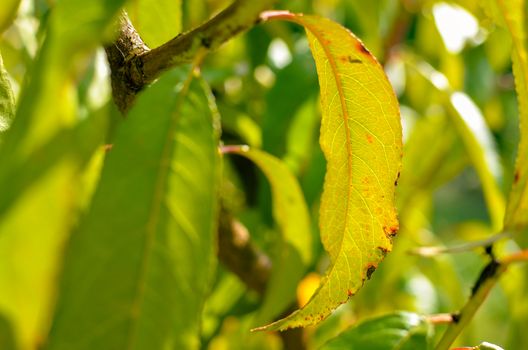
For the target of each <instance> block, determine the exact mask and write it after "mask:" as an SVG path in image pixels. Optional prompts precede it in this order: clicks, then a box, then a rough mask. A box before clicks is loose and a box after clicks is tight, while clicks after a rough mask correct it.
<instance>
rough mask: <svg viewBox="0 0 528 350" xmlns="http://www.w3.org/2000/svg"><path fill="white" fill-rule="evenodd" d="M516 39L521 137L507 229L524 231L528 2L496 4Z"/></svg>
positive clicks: (527, 209)
mask: <svg viewBox="0 0 528 350" xmlns="http://www.w3.org/2000/svg"><path fill="white" fill-rule="evenodd" d="M497 3H498V5H499V8H500V10H501V11H502V14H503V16H504V18H505V21H506V26H507V27H508V29H509V31H510V33H511V36H512V38H513V47H514V50H513V52H512V61H513V74H514V76H515V88H516V90H517V99H518V103H519V121H520V129H521V132H520V135H521V139H520V142H519V149H518V151H517V161H516V165H515V173H514V177H513V185H512V189H511V192H510V196H509V198H508V205H507V208H506V216H505V219H504V228H505V229H507V230H513V231H521V230H524V229H526V227H528V162H527V161H526V160H527V159H528V27H527V24H526V21H527V20H528V17H527V16H528V13H527V8H528V1H526V0H497Z"/></svg>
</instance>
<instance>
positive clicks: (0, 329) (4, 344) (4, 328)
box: [0, 314, 17, 350]
mask: <svg viewBox="0 0 528 350" xmlns="http://www.w3.org/2000/svg"><path fill="white" fill-rule="evenodd" d="M0 348H2V349H3V350H16V349H17V346H16V341H15V335H14V334H13V328H12V327H11V324H10V323H9V321H8V320H7V319H6V318H5V317H4V315H2V314H0Z"/></svg>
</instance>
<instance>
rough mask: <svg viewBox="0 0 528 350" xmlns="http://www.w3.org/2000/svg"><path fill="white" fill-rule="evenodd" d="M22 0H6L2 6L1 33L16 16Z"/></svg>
mask: <svg viewBox="0 0 528 350" xmlns="http://www.w3.org/2000/svg"><path fill="white" fill-rule="evenodd" d="M19 5H20V0H4V1H2V6H0V34H2V32H3V31H4V30H6V29H7V27H9V25H10V24H11V22H13V20H14V19H15V17H16V13H17V9H18V6H19Z"/></svg>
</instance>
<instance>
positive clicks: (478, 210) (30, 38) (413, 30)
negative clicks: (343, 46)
mask: <svg viewBox="0 0 528 350" xmlns="http://www.w3.org/2000/svg"><path fill="white" fill-rule="evenodd" d="M8 3H9V4H8V5H5V4H4V3H3V4H2V8H3V9H2V14H1V16H0V21H2V22H1V24H2V27H0V30H3V33H2V34H1V37H0V53H1V57H2V60H3V65H4V67H5V70H6V72H7V78H8V80H9V82H10V85H11V87H12V90H13V92H14V96H15V99H16V100H19V99H20V97H19V94H20V91H21V89H22V87H23V86H25V85H26V84H29V82H30V80H31V76H32V75H31V74H32V70H33V69H38V68H35V66H34V65H33V60H34V57H35V55H36V53H37V50H38V48H39V47H40V44H41V43H42V41H43V39H44V37H45V35H46V32H45V31H44V29H43V28H45V26H46V25H47V22H48V21H49V20H50V17H49V13H50V10H51V9H53V7H54V6H55V1H54V0H22V1H21V2H20V6H19V7H18V14H17V15H16V16H12V15H11V13H14V10H12V9H16V8H17V5H18V4H17V1H16V0H15V1H12V0H11V1H8ZM145 3H148V2H145V1H141V0H136V1H133V0H131V1H129V3H128V4H127V6H128V9H129V12H130V14H131V18H132V20H133V21H135V22H134V23H136V22H139V21H142V22H141V23H142V24H141V25H139V26H138V29H139V30H140V33H141V34H142V35H143V36H144V39H145V40H146V43H147V44H148V45H151V46H156V45H159V44H160V43H162V42H164V41H165V40H167V39H168V38H170V37H171V36H173V35H175V34H177V33H178V31H179V29H180V28H182V29H183V30H186V29H189V28H192V27H194V26H196V25H197V24H200V23H201V22H203V21H204V20H205V19H207V18H209V17H210V16H211V15H213V14H215V13H217V12H218V11H219V10H221V9H223V8H224V7H225V6H226V5H227V4H229V3H230V1H227V0H203V1H190V0H182V2H181V4H180V3H178V1H170V2H168V3H171V4H172V5H171V6H176V7H175V8H177V9H178V10H177V11H179V9H180V6H178V5H181V14H182V16H181V18H182V19H181V21H180V20H179V19H178V18H179V15H180V14H179V13H176V14H175V12H174V11H167V12H164V10H163V8H162V9H161V11H159V12H158V13H154V14H153V15H154V19H153V18H142V17H141V13H142V11H144V10H141V6H149V5H148V4H147V5H145ZM493 3H494V2H493V1H487V0H485V1H483V0H459V1H446V0H443V1H437V0H375V1H360V0H289V1H286V0H283V1H280V2H279V4H278V5H277V6H276V8H280V9H288V10H290V11H292V12H303V13H315V14H319V15H322V16H326V17H329V18H331V19H334V20H335V21H338V22H339V23H342V24H343V25H344V26H346V27H347V28H349V29H350V30H351V31H353V32H354V33H355V34H356V35H357V36H358V37H360V38H362V40H363V41H364V42H365V45H366V46H367V47H368V48H369V50H370V51H371V52H372V53H373V54H374V55H375V56H376V57H377V58H378V59H379V61H380V62H381V63H382V64H383V65H384V67H385V69H386V72H387V74H388V76H389V78H390V80H391V82H392V84H393V86H394V89H395V91H396V93H397V96H398V98H399V101H400V104H401V114H402V123H403V129H404V142H405V146H404V158H403V159H404V161H403V171H402V173H401V177H400V180H399V186H398V196H397V203H398V210H399V217H400V231H399V234H398V236H397V238H396V239H395V245H394V250H393V252H392V253H391V254H389V255H388V256H387V258H386V260H385V261H384V262H383V263H382V264H381V265H380V268H379V269H378V270H377V271H376V273H375V274H374V276H373V278H372V280H371V281H369V282H368V283H367V284H366V285H365V287H364V288H363V289H362V290H361V291H360V292H359V293H358V295H356V296H355V297H354V298H352V300H351V302H349V303H348V304H346V305H344V306H342V307H341V308H339V309H338V310H337V311H336V312H335V313H334V314H333V315H332V316H331V317H330V318H329V319H327V320H325V321H324V322H323V323H321V324H320V325H319V326H317V327H309V328H308V329H307V330H306V334H307V337H308V342H309V345H310V347H312V348H316V347H318V346H320V345H322V344H324V343H325V342H326V341H327V340H328V339H330V338H332V337H334V336H335V335H337V334H338V333H340V332H341V331H343V330H344V329H346V328H348V327H349V326H350V325H353V324H355V323H356V322H358V321H362V320H364V319H366V318H370V317H374V316H379V315H383V314H385V313H388V312H392V311H395V310H405V311H411V312H416V313H419V314H424V315H429V314H436V313H443V312H452V311H454V310H457V309H459V308H460V307H461V306H462V305H463V304H464V302H465V301H466V300H467V298H468V296H469V294H470V290H471V287H472V285H473V283H474V281H475V280H476V278H477V276H478V274H479V272H480V271H481V269H482V267H483V266H484V265H485V263H486V261H487V260H486V257H485V256H484V251H483V250H476V251H469V252H464V253H460V254H450V255H440V256H435V257H431V258H425V257H420V256H415V255H410V254H408V252H409V250H410V249H413V248H416V247H419V246H430V245H433V246H444V245H445V246H450V245H456V244H459V243H461V242H465V241H472V240H478V239H483V238H487V237H489V236H490V235H492V234H494V233H496V232H497V222H501V220H502V218H501V215H502V213H501V210H503V208H502V206H503V201H504V197H505V196H506V195H507V194H508V192H509V189H510V186H511V183H512V178H513V175H512V174H513V169H514V160H515V154H516V147H517V144H518V140H519V131H518V111H517V100H516V95H515V89H514V79H513V75H512V68H511V58H510V57H511V51H512V42H511V38H510V35H509V33H508V32H507V30H506V29H505V27H504V26H503V25H502V24H501V20H500V15H498V14H497V10H496V8H495V7H494V6H493ZM4 8H5V9H4ZM175 11H176V10H175ZM177 11H176V12H177ZM165 14H170V15H174V16H175V17H174V19H173V20H172V21H165V22H163V21H162V22H159V21H158V20H159V18H164V16H165ZM156 16H159V18H158V17H156ZM135 17H137V18H135ZM4 18H6V19H7V20H4ZM142 26H143V27H142ZM149 26H151V27H150V29H149ZM152 26H154V27H155V28H157V26H161V27H163V29H164V30H156V29H152ZM143 28H144V29H143ZM171 28H172V29H173V31H171ZM143 32H144V33H143ZM44 69H45V68H44ZM73 69H74V71H75V72H76V74H75V81H74V84H75V90H74V92H75V96H73V97H72V98H73V100H74V101H75V102H74V104H73V105H74V107H73V108H75V113H74V115H75V118H77V121H82V120H83V119H85V118H87V117H89V116H93V115H96V114H97V113H98V111H101V110H102V109H103V110H104V108H105V106H107V105H108V104H109V103H110V100H111V90H110V84H109V79H108V76H109V69H108V66H107V63H106V59H105V55H104V51H103V50H102V49H101V48H99V49H98V50H97V51H96V52H95V54H90V55H89V56H83V57H80V58H78V57H76V58H75V61H74V67H73ZM33 74H34V73H33ZM203 74H204V77H205V79H206V81H208V82H209V84H210V85H211V87H212V90H213V93H214V95H215V97H216V99H217V104H218V108H219V112H220V114H221V116H222V130H223V134H222V140H223V142H224V143H225V144H247V145H250V146H254V147H257V148H262V149H263V150H265V151H267V152H269V153H271V154H273V155H275V156H277V157H279V158H281V159H283V160H284V162H285V163H286V164H287V165H288V167H289V168H290V170H291V171H292V172H293V173H294V174H295V175H296V176H297V178H298V179H299V182H300V185H301V188H302V190H303V193H304V196H305V199H306V201H307V204H308V207H309V210H310V212H311V213H312V234H313V237H314V239H313V242H314V248H315V251H316V254H315V257H314V259H313V261H312V263H311V268H310V271H311V272H310V274H309V275H308V276H307V277H306V278H305V279H304V280H303V281H302V283H301V284H300V285H299V288H298V293H297V294H298V295H297V296H296V299H297V302H298V303H299V304H302V303H304V302H306V300H307V299H308V298H309V295H310V294H311V292H312V291H313V290H314V288H315V287H316V286H317V285H318V282H319V277H320V275H321V274H322V273H323V272H324V271H325V269H326V267H327V266H328V264H329V262H328V259H327V258H326V256H325V254H324V252H323V249H322V247H321V244H320V243H319V242H320V241H319V238H318V228H317V217H318V206H319V197H320V193H321V189H322V183H323V180H324V172H325V161H324V157H323V155H322V152H321V150H320V148H319V145H318V134H319V133H318V130H319V114H320V113H319V103H318V85H317V76H316V71H315V67H314V63H313V60H312V58H311V55H310V52H309V48H308V43H307V40H306V37H305V35H304V32H303V30H302V28H300V27H297V26H293V25H290V24H288V23H282V22H281V23H279V22H274V23H269V24H265V25H259V26H256V27H255V28H253V29H252V30H251V31H250V32H248V33H246V34H244V35H242V36H239V37H237V38H235V39H233V40H231V41H230V42H228V43H227V44H226V45H224V46H223V47H222V48H221V49H220V50H218V51H217V52H214V53H212V54H210V55H209V56H208V57H207V59H206V62H205V64H204V68H203ZM453 92H454V94H453V95H449V96H448V97H447V98H446V94H451V93H453ZM453 96H455V97H453ZM56 103H66V102H65V101H56ZM109 114H113V113H112V112H111V113H109ZM461 120H465V121H469V122H467V123H466V126H467V125H469V127H466V128H464V125H463V123H462V124H460V121H461ZM9 123H10V119H9V118H8V117H4V118H3V119H0V132H2V131H3V130H5V129H7V128H8V126H9ZM460 125H462V126H460ZM1 137H2V134H0V142H1V140H2V139H1ZM103 156H104V154H103V153H101V152H99V153H97V154H96V155H95V156H92V157H91V160H89V161H88V165H87V166H85V167H83V171H82V172H81V176H82V179H83V184H85V186H84V187H83V189H82V190H81V192H82V193H84V192H86V195H85V196H80V197H81V198H85V200H84V202H83V201H82V200H80V202H79V203H77V205H78V206H79V207H81V208H82V207H83V205H85V203H86V201H88V199H86V198H89V193H90V188H92V187H93V183H94V181H96V179H97V176H98V175H97V174H98V171H99V170H100V164H101V161H102V157H103ZM63 166H64V167H67V166H68V165H67V164H64V165H63ZM224 168H225V169H224V173H225V174H224V179H225V180H224V183H223V185H222V186H223V191H222V192H223V198H222V200H223V202H224V205H225V206H226V207H227V208H228V209H229V210H230V211H232V212H233V213H235V215H236V217H237V218H239V220H240V221H241V222H242V223H243V224H244V225H245V226H246V227H247V228H248V230H249V232H251V237H252V239H253V240H254V241H255V242H256V244H257V245H258V246H259V247H260V249H262V250H263V251H265V252H272V251H273V249H274V247H275V244H274V243H275V240H276V237H277V227H276V226H275V225H274V223H273V218H272V212H271V204H270V201H271V196H270V189H269V185H267V181H266V179H265V178H264V176H263V175H261V174H260V172H259V171H258V170H257V169H256V168H255V167H254V165H252V164H251V163H249V161H247V160H245V159H243V158H240V157H226V158H225V164H224ZM63 170H64V169H63ZM55 171H56V172H59V171H62V170H61V169H56V170H55ZM76 174H79V173H76ZM51 175H53V174H51ZM51 175H50V176H51ZM483 179H484V180H483ZM485 179H487V180H485ZM45 181H47V180H46V179H44V180H43V181H41V182H39V183H37V184H36V185H34V186H33V187H32V188H31V190H30V191H29V194H30V195H32V196H37V197H38V198H40V200H42V201H43V202H44V203H47V204H46V205H51V206H53V205H54V203H55V202H56V200H57V198H56V197H57V196H63V193H59V192H55V193H53V192H52V193H51V194H50V193H47V194H45V193H40V192H42V188H43V187H44V186H47V185H46V183H45ZM486 181H488V182H487V184H486ZM90 184H92V185H90ZM91 186H92V187H91ZM1 191H4V189H2V190H1ZM39 191H40V192H39ZM0 196H3V194H2V193H0ZM22 200H23V199H22ZM20 205H22V204H20ZM501 208H502V209H501ZM28 210H29V211H30V212H31V208H30V209H28ZM37 210H38V209H37ZM30 212H29V213H28V214H27V215H32V214H31V213H30ZM55 214H56V215H63V213H62V214H61V213H55ZM41 216H42V215H41ZM52 219H53V218H50V217H47V218H45V219H44V220H43V221H40V222H39V221H36V220H35V222H34V223H33V225H31V224H28V225H26V227H31V228H32V231H34V232H32V233H35V236H36V237H40V238H38V239H37V238H35V236H32V237H28V236H25V237H22V238H18V243H17V244H15V245H13V242H6V240H8V239H15V238H13V237H12V236H9V235H5V236H2V237H0V256H1V259H4V258H6V256H7V255H6V254H7V253H6V252H5V250H6V249H8V247H9V249H11V251H10V252H9V256H10V257H12V256H14V255H16V259H17V260H16V261H17V262H16V263H18V264H20V265H24V266H25V267H23V268H22V269H23V270H25V272H22V273H21V275H18V274H17V273H15V274H14V275H8V274H7V272H6V271H4V270H3V268H2V267H0V280H1V281H0V286H6V285H16V286H17V288H21V289H26V292H22V294H21V295H22V296H20V294H17V293H18V292H16V291H15V292H13V293H14V294H11V295H10V294H9V293H4V294H1V292H0V295H1V298H6V297H8V296H9V295H10V296H11V297H13V298H15V297H14V295H18V296H17V297H16V298H20V299H21V300H20V301H19V302H20V303H19V304H20V305H24V307H27V308H28V309H29V311H28V312H27V313H26V317H28V318H31V317H33V316H32V315H33V314H34V313H35V312H37V311H35V310H37V309H38V310H39V311H38V313H39V314H40V313H44V314H45V308H46V305H48V304H46V303H45V302H42V299H39V298H38V297H37V298H35V299H32V295H31V293H29V294H28V292H27V289H28V288H33V287H35V286H37V287H36V289H35V291H33V292H32V293H39V294H40V293H43V294H46V295H47V293H50V292H49V289H50V288H52V287H50V284H51V283H52V282H50V281H49V280H46V277H52V276H53V273H50V272H49V271H46V269H48V268H49V269H51V267H49V266H51V263H48V262H46V259H52V258H51V257H50V256H47V255H42V254H39V248H40V247H41V245H42V244H44V245H45V244H48V243H47V242H46V238H45V237H46V236H45V235H43V234H39V233H40V232H39V231H41V230H44V229H43V227H44V226H46V222H47V221H49V220H52ZM13 220H15V221H16V219H13ZM13 220H11V221H13ZM25 220H31V218H28V217H25ZM8 221H9V220H8ZM11 221H9V222H8V223H7V224H6V223H5V221H4V225H16V222H11ZM74 221H75V220H74ZM499 229H500V227H499ZM51 230H53V228H51ZM13 247H15V248H13ZM516 248H517V247H516V246H515V243H514V242H513V241H507V242H506V243H504V244H502V245H500V246H499V247H498V250H499V252H507V251H512V250H515V249H516ZM12 249H15V250H17V249H18V250H17V251H16V252H15V253H13V251H12ZM48 265H49V266H48ZM31 269H33V270H32V272H31V271H30V270H31ZM9 271H11V273H12V270H9ZM28 271H29V272H28ZM31 273H33V274H34V275H35V276H38V277H37V281H36V282H35V281H33V279H32V278H31ZM22 275H24V277H21V276H22ZM27 276H29V277H27ZM525 276H526V268H525V267H523V266H512V267H511V268H510V269H509V271H508V272H507V273H506V274H505V275H504V276H503V278H502V279H501V280H500V283H499V285H498V286H497V287H496V288H495V289H494V290H493V292H492V293H491V295H490V296H489V298H488V300H487V301H486V302H485V304H484V305H483V307H482V309H481V310H480V311H479V312H478V313H477V315H476V317H475V319H474V320H473V321H472V322H471V324H470V326H469V327H468V328H467V329H466V330H465V331H464V332H463V334H462V335H461V336H460V338H459V339H458V341H457V343H458V344H466V345H476V344H479V343H480V342H482V341H489V342H491V343H495V344H499V345H502V346H503V347H504V348H507V349H520V348H522V346H523V344H528V334H527V332H526V331H525V330H526V329H528V299H527V298H526V294H525V291H526V285H525V284H526V279H525ZM28 280H32V281H33V282H28ZM0 288H1V287H0ZM44 290H47V292H45V291H44ZM290 297H291V298H292V299H293V298H294V296H290ZM285 298H288V296H285ZM39 300H40V301H39ZM11 301H12V299H3V300H1V301H0V310H4V311H5V309H6V308H7V310H9V309H10V306H9V305H7V304H9V303H10V302H11ZM33 301H34V302H35V303H37V304H35V305H33V304H32V302H33ZM39 303H43V304H39ZM259 303H260V300H259V296H258V295H257V294H255V293H254V292H251V291H249V290H247V289H246V287H245V286H244V285H243V284H242V282H240V281H239V280H238V279H237V278H236V277H235V276H234V275H232V274H231V273H230V272H229V271H228V270H226V269H224V268H223V267H222V266H221V265H220V266H219V269H218V271H217V275H216V278H215V283H214V287H213V289H212V291H211V296H210V298H209V299H208V301H207V303H206V305H205V311H204V316H203V322H204V324H203V330H202V342H203V348H210V349H237V348H254V349H279V348H281V342H280V339H279V337H278V336H277V335H275V334H260V333H256V334H255V333H253V334H250V333H248V332H247V330H248V328H249V327H250V326H252V324H251V322H252V321H251V319H252V317H254V314H255V312H257V310H258V308H259ZM41 308H42V309H44V311H43V310H40V309H41ZM39 317H43V316H42V315H40V316H39ZM44 318H45V317H44ZM2 327H4V322H3V320H2V317H0V342H1V341H3V339H2V334H4V333H3V328H2ZM6 327H7V323H6ZM435 328H436V329H435V330H436V332H435V334H436V335H435V336H436V337H438V336H439V335H441V333H442V331H443V330H444V329H445V328H444V327H443V326H437V327H435ZM6 334H7V333H6ZM6 341H8V340H6ZM6 344H7V343H6ZM8 348H9V347H8Z"/></svg>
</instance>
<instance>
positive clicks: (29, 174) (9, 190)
mask: <svg viewBox="0 0 528 350" xmlns="http://www.w3.org/2000/svg"><path fill="white" fill-rule="evenodd" d="M107 112H108V108H102V109H101V110H99V111H97V113H94V114H93V115H91V116H90V117H88V118H86V119H85V120H82V121H81V122H80V123H79V124H77V125H74V126H73V127H71V128H64V129H62V130H60V131H59V132H58V133H57V134H56V135H55V136H54V137H53V138H52V139H51V140H49V141H48V142H46V143H45V144H44V145H42V146H41V147H39V148H38V149H36V150H35V151H34V152H32V153H31V154H30V155H29V156H28V157H27V159H21V160H20V161H18V162H15V163H13V164H11V166H10V167H5V168H2V169H0V188H2V189H3V192H2V196H1V197H0V219H1V218H2V217H3V215H4V214H6V212H8V211H9V209H10V208H11V206H12V205H14V204H15V203H16V201H17V199H18V198H19V197H20V196H22V195H23V194H24V193H25V192H26V191H28V190H29V189H31V187H32V186H33V185H34V184H35V183H36V182H38V181H39V179H40V178H41V177H43V176H46V174H47V173H48V172H49V171H50V170H51V169H53V168H54V167H55V166H57V164H60V163H61V162H62V161H63V160H64V159H65V158H70V157H71V159H75V160H76V162H75V163H77V164H78V167H79V168H80V167H82V166H84V165H85V164H86V162H88V160H89V158H90V157H91V156H92V154H93V153H94V152H95V151H96V149H97V147H99V146H102V144H103V142H104V138H105V136H106V130H107V129H108V125H107V123H108V118H109V113H107Z"/></svg>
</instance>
